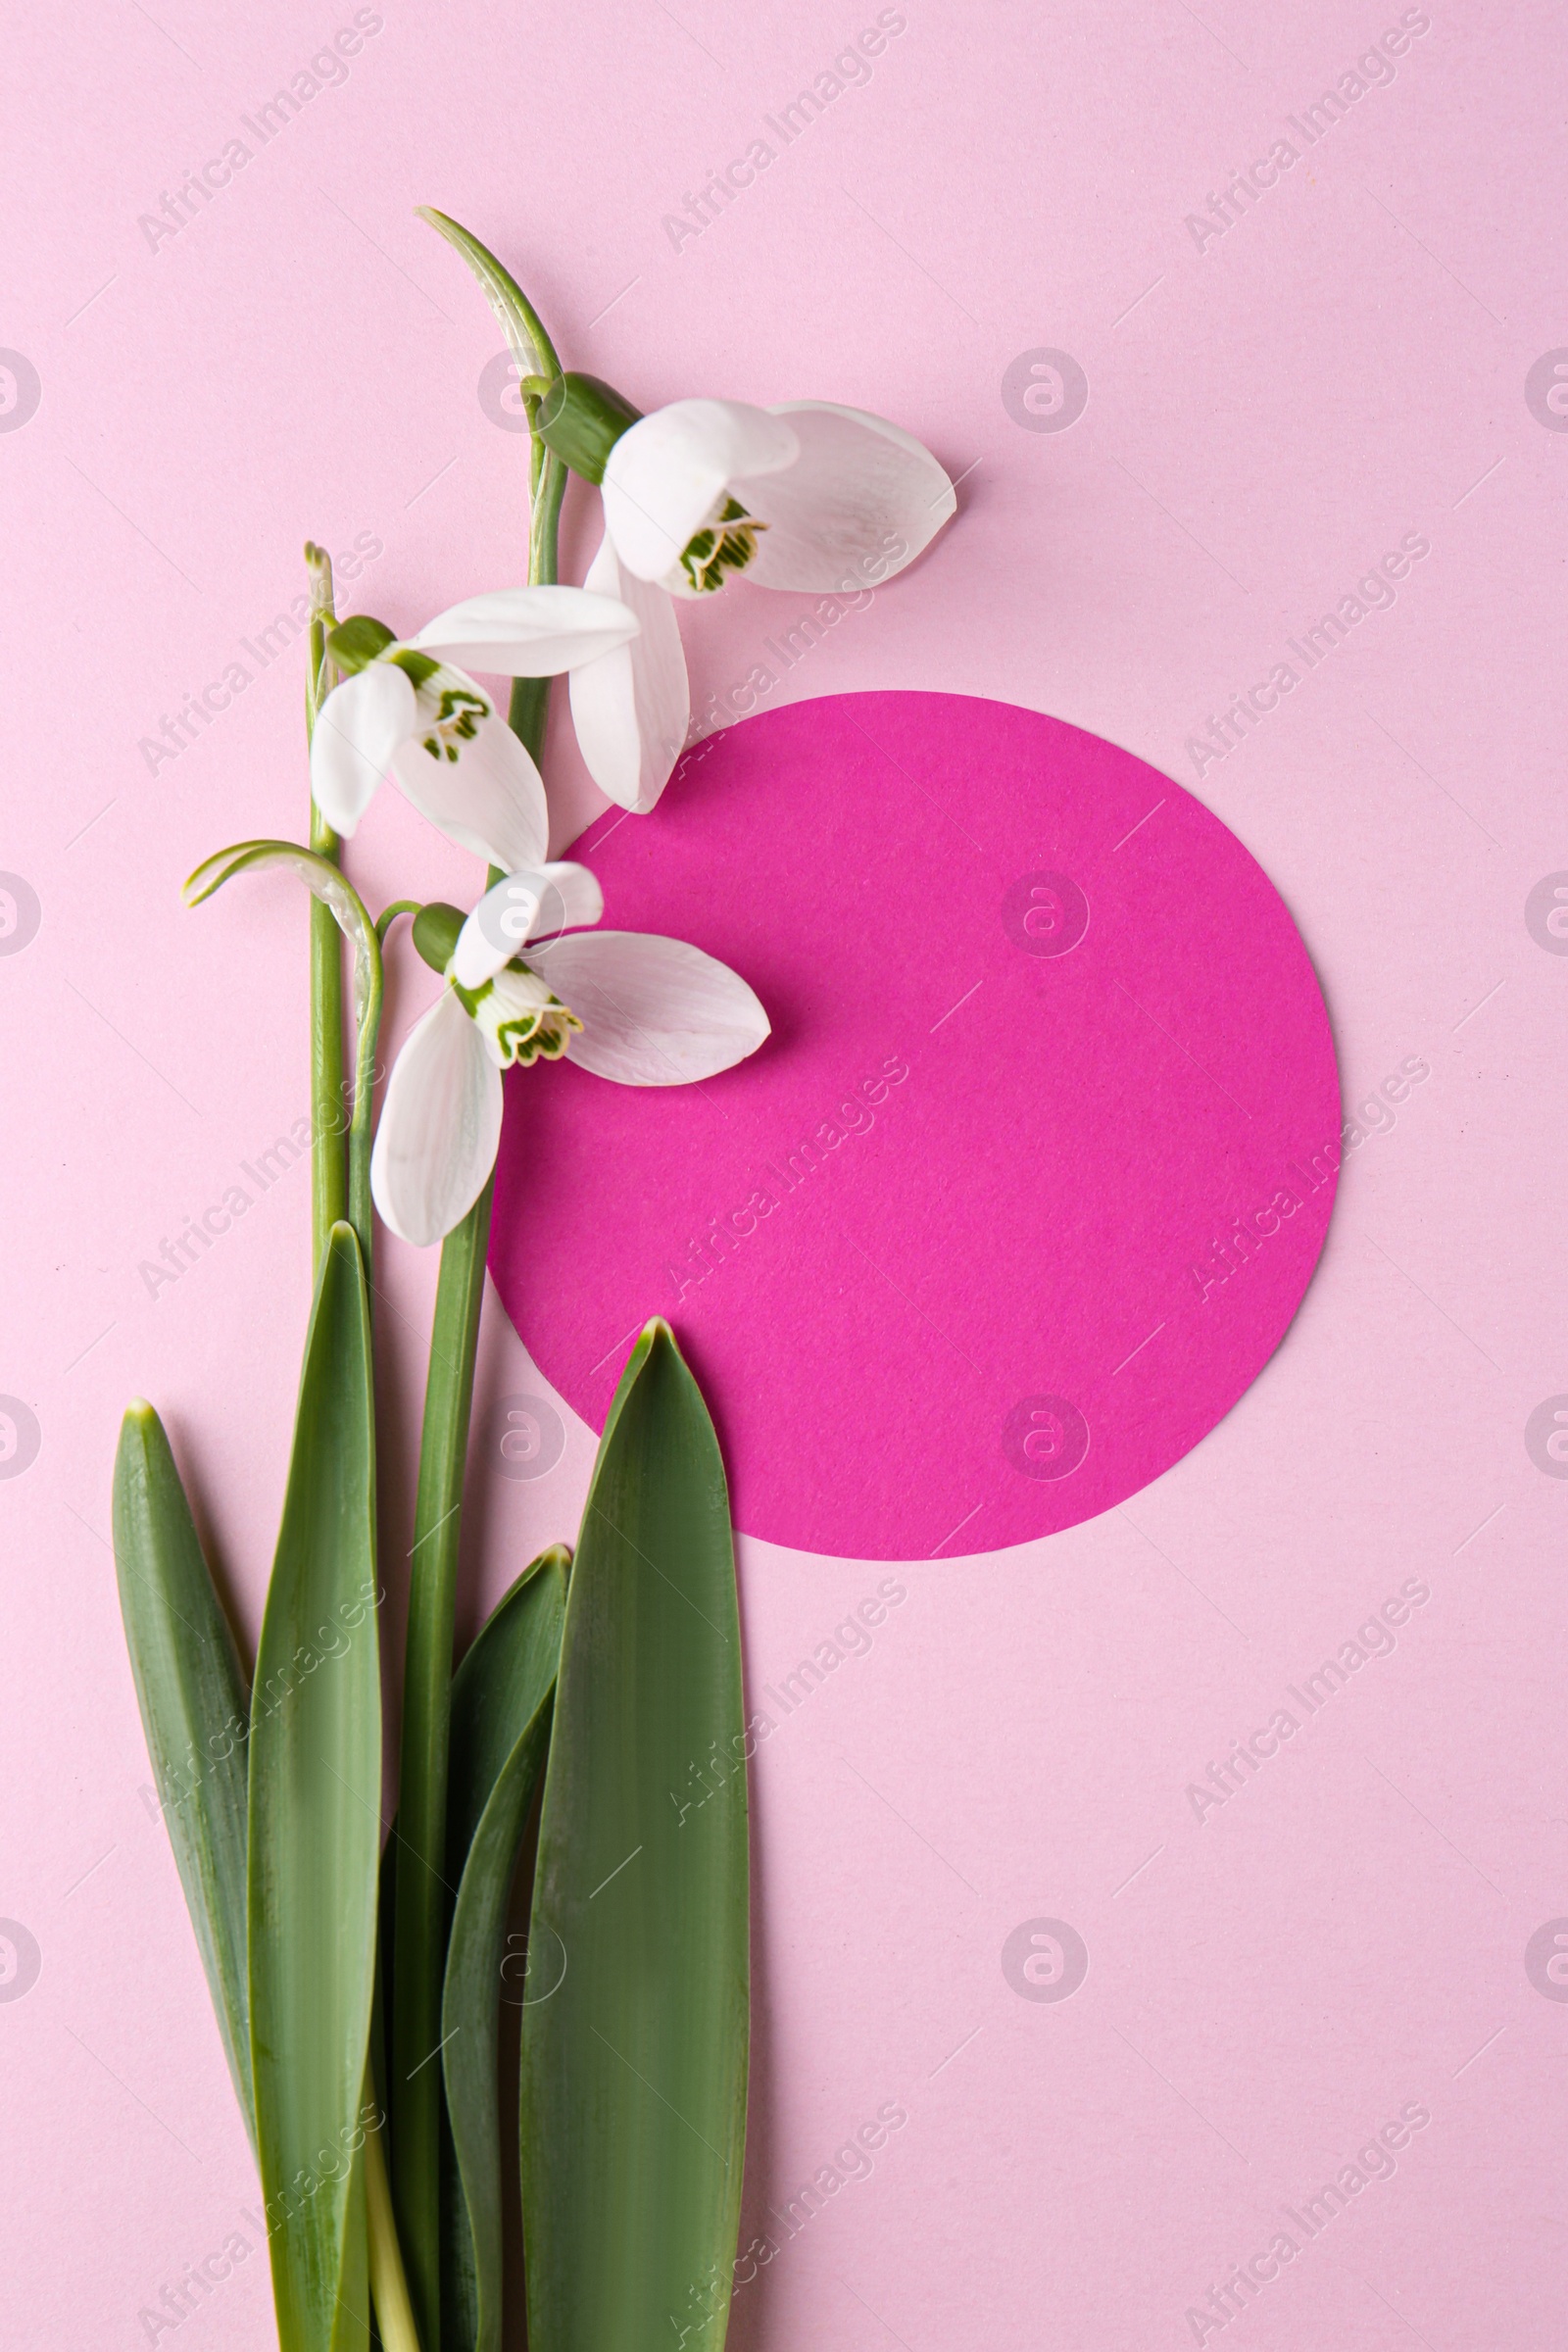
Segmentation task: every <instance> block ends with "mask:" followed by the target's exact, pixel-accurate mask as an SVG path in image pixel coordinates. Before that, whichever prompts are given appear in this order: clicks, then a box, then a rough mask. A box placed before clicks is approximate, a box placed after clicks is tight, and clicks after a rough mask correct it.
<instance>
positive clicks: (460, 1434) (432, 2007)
mask: <svg viewBox="0 0 1568 2352" xmlns="http://www.w3.org/2000/svg"><path fill="white" fill-rule="evenodd" d="M493 1191H494V1184H493V1182H492V1183H488V1184H486V1186H485V1188H484V1191H483V1192H482V1193H481V1194H480V1195H479V1198H478V1200H477V1201H475V1202H474V1204H473V1206H472V1208H470V1209H469V1211H468V1213H467V1215H466V1217H465V1218H464V1220H463V1222H462V1224H461V1225H458V1226H455V1227H454V1229H453V1231H452V1232H451V1233H449V1234H448V1235H447V1238H446V1240H445V1241H444V1242H443V1243H442V1245H441V1271H440V1274H439V1275H438V1277H437V1280H436V1299H435V1314H434V1317H433V1319H432V1321H431V1326H430V1369H429V1373H428V1375H427V1377H426V1381H425V1390H424V1422H423V1427H422V1429H421V1431H420V1435H419V1482H418V1488H417V1493H416V1495H415V1504H414V1545H413V1549H412V1551H411V1552H410V1555H409V1556H410V1563H411V1573H410V1578H409V1624H408V1640H407V1642H406V1643H405V1646H404V1656H403V1739H402V1746H401V1750H400V1754H399V1761H398V1819H397V1841H396V1847H395V1853H396V1861H395V1866H394V1884H393V1903H392V1928H393V1943H392V1969H391V1986H390V1992H391V2001H390V2007H389V2010H388V2015H387V2029H388V2031H387V2089H388V2093H389V2105H390V2107H391V2110H392V2147H391V2161H390V2165H389V2168H388V2169H389V2171H390V2173H391V2178H392V2202H393V2205H394V2206H395V2208H396V2211H397V2219H398V2229H399V2232H400V2235H401V2237H402V2242H403V2257H404V2260H405V2262H406V2263H407V2264H408V2270H409V2290H410V2292H411V2294H412V2295H413V2297H414V2309H415V2314H416V2316H417V2320H418V2323H419V2334H420V2337H421V2339H422V2341H423V2342H425V2343H426V2344H429V2345H431V2346H434V2345H438V2344H439V2343H440V2342H441V2340H442V2333H441V2082H442V2077H441V2069H440V2067H439V2065H436V2064H434V2063H432V2061H433V2059H434V2056H435V2052H436V2051H437V2050H438V2049H439V2047H440V2045H441V1981H442V1976H443V1972H444V1969H445V1965H446V1931H447V1914H448V1910H449V1907H450V1896H449V1892H448V1888H449V1886H450V1884H451V1881H452V1876H453V1873H452V1871H451V1868H450V1866H449V1864H448V1860H447V1851H446V1834H447V1756H448V1745H449V1727H450V1722H451V1713H452V1626H453V1615H454V1610H455V1607H456V1598H457V1580H458V1545H459V1538H460V1535H461V1531H462V1527H463V1484H464V1474H465V1469H466V1463H467V1455H468V1416H469V1408H470V1406H471V1404H472V1400H473V1365H474V1351H475V1349H476V1348H477V1346H478V1341H479V1310H480V1306H481V1303H482V1301H483V1298H484V1263H485V1247H486V1244H487V1242H488V1239H489V1234H490V1201H491V1197H492V1194H493Z"/></svg>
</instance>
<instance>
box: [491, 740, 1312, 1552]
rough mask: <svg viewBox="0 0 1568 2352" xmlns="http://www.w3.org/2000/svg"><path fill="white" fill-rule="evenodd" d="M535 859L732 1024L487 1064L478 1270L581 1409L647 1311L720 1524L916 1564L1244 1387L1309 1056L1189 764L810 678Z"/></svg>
mask: <svg viewBox="0 0 1568 2352" xmlns="http://www.w3.org/2000/svg"><path fill="white" fill-rule="evenodd" d="M596 843H597V846H596ZM577 855H578V856H580V857H582V858H584V859H585V860H586V861H587V862H588V863H590V864H591V865H592V866H593V867H594V870H595V871H596V872H597V873H598V875H599V877H600V879H601V881H602V882H603V884H604V891H605V923H606V926H607V927H609V928H613V929H615V930H626V931H654V932H664V933H667V934H669V935H670V936H672V937H674V938H678V939H685V940H690V941H691V942H693V943H694V944H695V945H696V946H698V947H701V948H704V949H706V950H707V951H708V953H709V954H710V955H712V956H718V957H720V958H721V959H722V960H723V961H724V962H725V963H728V964H730V965H732V966H733V967H734V969H735V970H736V971H738V972H741V973H743V974H744V976H745V977H746V978H747V979H748V980H749V981H750V982H751V984H752V986H753V987H754V988H755V989H756V991H757V993H758V995H759V996H760V998H761V1000H762V1003H763V1005H765V1006H766V1008H767V1011H768V1014H769V1017H770V1019H771V1021H772V1024H773V1034H772V1037H771V1038H770V1039H769V1041H768V1043H767V1044H766V1045H765V1046H764V1047H763V1048H762V1050H761V1051H760V1053H759V1054H756V1055H754V1056H753V1058H752V1059H751V1060H750V1061H746V1062H742V1063H741V1064H740V1066H739V1067H738V1068H737V1069H734V1070H730V1071H727V1072H726V1073H725V1074H724V1075H723V1076H722V1077H718V1078H714V1079H710V1080H708V1081H707V1082H706V1083H705V1084H703V1085H701V1086H688V1087H669V1088H636V1087H622V1086H614V1085H611V1084H608V1083H607V1082H605V1081H604V1080H602V1079H599V1078H595V1077H592V1076H590V1075H588V1074H587V1073H586V1072H583V1071H580V1070H576V1069H573V1068H571V1067H570V1066H569V1065H567V1064H564V1063H563V1064H560V1065H558V1066H555V1067H536V1068H534V1069H531V1070H514V1071H513V1072H512V1073H511V1074H510V1075H509V1077H508V1080H507V1115H506V1126H505V1132H504V1135H503V1139H502V1146H501V1159H500V1169H499V1178H498V1190H497V1198H496V1216H495V1225H494V1239H493V1241H492V1244H491V1253H490V1264H491V1271H492V1273H493V1275H494V1277H495V1280H496V1283H497V1286H498V1288H499V1290H500V1292H501V1296H502V1298H503V1299H504V1300H505V1302H506V1306H507V1309H508V1311H509V1313H510V1314H511V1316H512V1318H513V1321H514V1322H515V1325H516V1327H517V1330H518V1332H519V1333H520V1335H521V1337H522V1339H523V1341H524V1343H525V1344H526V1346H527V1347H528V1348H529V1350H530V1351H531V1353H532V1354H533V1357H534V1359H535V1361H536V1362H537V1363H538V1365H539V1366H540V1368H541V1370H542V1371H543V1372H544V1373H545V1374H546V1376H547V1377H548V1378H549V1379H550V1380H551V1381H552V1382H553V1383H554V1384H555V1386H556V1388H557V1389H558V1390H559V1391H560V1393H561V1394H562V1395H563V1396H564V1397H566V1398H567V1400H568V1401H569V1402H570V1403H571V1404H572V1406H573V1407H574V1408H575V1409H576V1411H577V1412H579V1413H580V1414H581V1415H582V1416H583V1418H584V1419H585V1420H587V1421H588V1422H590V1423H591V1424H592V1426H593V1427H594V1428H596V1429H599V1428H602V1427H603V1425H604V1419H605V1413H606V1409H607V1407H608V1405H609V1403H610V1399H611V1397H612V1395H613V1390H614V1386H615V1382H616V1380H617V1378H618V1376H619V1373H620V1370H621V1367H622V1365H623V1364H624V1362H625V1359H626V1356H627V1353H628V1351H629V1349H630V1347H631V1345H632V1342H633V1340H634V1339H635V1337H636V1334H637V1332H638V1331H639V1330H640V1328H641V1327H642V1325H643V1323H644V1322H645V1321H646V1320H647V1318H648V1317H649V1316H650V1315H654V1314H661V1315H664V1316H667V1318H668V1319H669V1321H670V1322H671V1323H672V1324H673V1326H674V1328H675V1331H676V1333H677V1335H678V1336H679V1339H680V1343H681V1346H682V1348H684V1350H685V1352H686V1354H687V1357H688V1359H689V1361H690V1362H691V1364H692V1367H693V1369H694V1370H695V1372H696V1374H697V1376H698V1378H699V1380H700V1381H701V1383H702V1385H703V1390H704V1394H705V1395H706V1397H707V1398H708V1401H709V1404H710V1406H711V1410H712V1413H713V1418H714V1420H715V1422H716V1423H717V1425H718V1431H719V1436H720V1439H721V1441H722V1443H723V1447H724V1455H725V1460H726V1462H727V1464H728V1467H729V1475H730V1482H731V1491H732V1495H733V1503H734V1511H735V1519H736V1524H737V1526H739V1527H740V1528H742V1529H743V1530H745V1531H746V1532H747V1533H748V1534H750V1535H754V1536H760V1537H765V1538H767V1539H768V1540H769V1541H771V1542H773V1543H776V1544H791V1545H794V1546H797V1547H798V1548H800V1549H802V1550H807V1551H814V1552H826V1553H832V1554H841V1555H846V1556H853V1557H858V1558H864V1559H920V1558H927V1557H931V1556H934V1555H935V1554H938V1553H941V1552H943V1551H947V1552H950V1553H953V1554H960V1553H972V1552H980V1551H991V1550H996V1549H998V1548H1000V1547H1001V1546H1003V1545H1005V1544H1020V1543H1023V1542H1026V1541H1027V1540H1029V1539H1030V1538H1032V1537H1037V1536H1043V1535H1049V1534H1050V1533H1052V1532H1053V1531H1054V1529H1057V1528H1063V1527H1071V1526H1073V1525H1075V1524H1076V1523H1077V1522H1078V1521H1079V1520H1082V1519H1088V1518H1091V1517H1092V1516H1093V1515H1094V1514H1095V1513H1096V1512H1099V1511H1103V1510H1107V1509H1109V1508H1110V1506H1111V1505H1112V1504H1114V1503H1117V1502H1121V1501H1123V1500H1124V1499H1125V1498H1126V1497H1127V1496H1128V1495H1135V1494H1136V1493H1137V1492H1138V1490H1139V1489H1140V1488H1141V1487H1144V1486H1147V1485H1148V1484H1149V1482H1150V1480H1151V1479H1154V1478H1157V1477H1158V1476H1159V1474H1160V1472H1161V1471H1163V1470H1168V1469H1169V1468H1170V1466H1171V1464H1172V1463H1173V1462H1176V1461H1179V1460H1180V1458H1181V1456H1182V1455H1183V1454H1184V1453H1186V1452H1187V1451H1188V1450H1189V1448H1190V1447H1192V1446H1196V1445H1197V1444H1198V1442H1199V1440H1200V1439H1201V1438H1202V1437H1203V1436H1205V1435H1206V1433H1207V1432H1208V1431H1209V1430H1211V1429H1212V1428H1213V1427H1214V1425H1215V1423H1216V1422H1217V1421H1219V1420H1220V1419H1221V1418H1222V1417H1223V1415H1224V1414H1226V1413H1227V1412H1229V1410H1230V1408H1231V1406H1232V1405H1233V1404H1235V1402H1236V1401H1237V1399H1238V1397H1241V1396H1242V1395H1243V1393H1244V1392H1245V1390H1246V1389H1247V1388H1248V1387H1249V1385H1250V1383H1251V1382H1252V1381H1253V1380H1255V1379H1256V1377H1257V1375H1258V1373H1259V1372H1260V1371H1261V1369H1262V1367H1263V1365H1264V1364H1265V1363H1266V1362H1267V1361H1268V1358H1269V1356H1270V1355H1271V1354H1272V1353H1273V1351H1274V1349H1275V1348H1277V1347H1278V1346H1279V1343H1280V1340H1281V1338H1282V1337H1283V1335H1284V1332H1285V1330H1286V1327H1287V1325H1288V1324H1289V1323H1290V1320H1291V1317H1292V1316H1293V1315H1294V1314H1295V1312H1296V1309H1297V1307H1298V1305H1299V1302H1300V1299H1301V1296H1302V1293H1303V1292H1304V1291H1305V1289H1306V1285H1307V1283H1308V1281H1309V1280H1310V1278H1311V1274H1312V1269H1313V1267H1314V1265H1315V1264H1316V1262H1317V1257H1318V1252H1319V1250H1321V1248H1322V1245H1323V1239H1324V1234H1325V1232H1326V1230H1327V1226H1328V1219H1329V1211H1330V1207H1331V1205H1332V1202H1333V1199H1334V1190H1335V1171H1336V1169H1337V1167H1338V1163H1339V1135H1340V1110H1339V1080H1338V1073H1337V1070H1336V1066H1335V1059H1334V1046H1333V1040H1332V1037H1331V1035H1330V1030H1329V1022H1328V1015H1327V1012H1326V1011H1325V1008H1324V1005H1323V998H1322V993H1321V991H1320V989H1319V987H1318V983H1317V979H1316V976H1315V974H1314V973H1313V970H1312V966H1311V963H1310V962H1309V960H1308V958H1307V954H1306V950H1305V948H1304V947H1303V946H1302V943H1301V939H1300V936H1299V933H1298V931H1297V929H1296V926H1295V924H1294V923H1293V922H1292V920H1291V917H1290V915H1289V913H1288V912H1287V911H1286V908H1285V906H1284V904H1283V902H1282V901H1281V899H1280V897H1279V894H1278V893H1277V891H1276V890H1275V889H1274V887H1273V885H1272V884H1271V883H1270V881H1269V879H1268V877H1267V875H1266V874H1265V873H1264V872H1263V871H1262V869H1261V867H1260V866H1259V865H1258V864H1257V863H1256V861H1255V860H1254V859H1253V858H1251V857H1250V855H1249V853H1248V852H1247V851H1246V850H1245V849H1244V848H1243V847H1242V845H1241V843H1240V842H1239V841H1238V840H1237V839H1236V837H1235V835H1234V834H1232V833H1231V832H1229V831H1228V830H1227V829H1226V827H1225V826H1224V825H1222V824H1221V823H1220V821H1219V819H1218V818H1217V817H1216V816H1215V815H1214V814H1213V813H1212V811H1211V810H1209V809H1205V808H1204V807H1203V806H1202V804H1201V802H1199V801H1196V800H1194V799H1193V797H1192V795H1191V794H1190V793H1186V792H1184V791H1182V789H1181V787H1180V786H1179V785H1176V784H1173V783H1172V782H1171V781H1170V779H1169V777H1167V776H1162V775H1160V774H1159V773H1158V772H1157V771H1156V770H1155V769H1154V768H1152V767H1149V766H1147V765H1146V764H1145V763H1144V761H1143V760H1135V759H1134V758H1132V756H1131V755H1130V754H1129V753H1127V752H1123V751H1118V750H1117V749H1116V747H1115V746H1114V745H1113V744H1109V743H1103V742H1102V741H1101V740H1100V739H1099V738H1098V737H1096V736H1093V735H1086V734H1084V733H1083V732H1082V731H1081V730H1080V729H1079V728H1077V727H1070V726H1065V725H1063V724H1062V723H1061V721H1059V720H1057V719H1052V718H1045V717H1042V716H1041V715H1040V714H1039V713H1038V712H1037V711H1022V710H1017V709H1014V708H1013V707H1012V706H1011V705H1009V704H1004V703H991V702H980V701H975V700H972V699H970V698H968V697H965V696H961V695H946V694H860V695H835V696H830V697H828V698H826V699H825V700H823V701H820V702H809V703H799V704H795V705H793V706H792V707H790V708H788V709H783V710H778V711H768V712H766V713H764V714H763V715H760V716H759V717H755V718H749V719H746V720H745V721H743V722H742V723H741V724H740V725H738V726H734V727H731V728H728V729H726V730H725V731H724V732H722V733H721V734H718V735H715V736H713V737H711V738H710V739H709V741H708V742H706V743H704V744H702V745H700V746H699V747H697V749H695V750H694V751H692V752H690V753H688V754H687V755H686V757H685V759H684V760H683V761H682V763H681V766H680V768H679V770H678V771H677V773H676V775H675V776H674V778H673V779H672V780H671V783H670V785H669V788H668V790H667V791H666V793H665V795H664V798H663V800H662V802H661V804H660V806H659V808H658V809H657V810H656V811H655V812H654V813H653V814H652V815H651V816H646V817H627V818H624V819H622V818H620V817H619V815H618V812H614V813H613V814H612V815H611V816H610V817H608V818H605V819H603V820H601V821H600V822H599V823H598V824H597V825H596V826H594V827H593V828H592V829H591V831H590V833H589V835H588V836H586V837H585V839H584V841H583V842H582V843H580V844H579V845H578V849H577Z"/></svg>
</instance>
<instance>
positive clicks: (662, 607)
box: [567, 531, 692, 815]
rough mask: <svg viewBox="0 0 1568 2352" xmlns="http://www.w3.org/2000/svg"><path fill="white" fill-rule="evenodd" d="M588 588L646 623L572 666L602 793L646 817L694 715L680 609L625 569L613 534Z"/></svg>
mask: <svg viewBox="0 0 1568 2352" xmlns="http://www.w3.org/2000/svg"><path fill="white" fill-rule="evenodd" d="M588 585H589V587H590V588H594V589H598V590H599V591H601V593H602V594H603V595H604V596H606V597H619V598H622V599H623V600H624V601H625V603H626V604H627V605H628V606H630V608H631V610H632V612H633V613H635V614H636V616H637V619H638V620H639V622H640V623H641V627H640V629H639V631H638V634H637V635H636V636H635V637H633V638H632V639H631V640H630V642H629V643H628V644H625V645H621V646H617V647H616V649H615V651H614V652H613V653H610V654H603V655H601V656H600V658H599V660H598V661H597V662H588V663H586V664H585V666H584V667H583V668H581V669H574V670H573V671H572V673H571V676H570V678H569V679H568V680H567V691H568V692H569V694H570V696H571V719H572V724H573V726H574V727H575V728H576V730H577V744H578V748H579V749H580V751H581V753H582V756H583V759H584V760H585V761H586V762H587V767H588V773H589V774H590V775H591V776H592V777H593V780H594V782H595V783H596V784H597V785H598V787H599V789H600V791H601V792H606V793H608V794H609V795H610V798H611V799H612V800H613V801H618V802H619V804H620V806H621V807H622V809H635V810H636V811H637V812H638V814H639V815H642V814H645V813H646V812H647V810H648V809H652V808H653V806H654V804H655V802H656V801H657V800H658V799H659V796H660V794H661V793H662V791H663V789H664V786H665V785H666V784H667V783H668V781H669V777H670V771H671V769H672V768H673V767H674V764H675V762H676V760H678V759H679V758H680V755H681V751H682V749H683V747H684V745H685V742H686V728H687V724H688V722H689V720H690V718H691V709H692V702H691V689H690V687H689V686H688V684H687V681H686V656H685V654H684V653H683V652H682V650H681V642H680V629H679V627H678V625H677V623H676V619H675V607H674V604H673V602H672V601H671V599H670V597H669V596H668V595H667V594H666V592H665V591H664V590H663V589H662V588H661V587H658V586H656V585H655V584H654V583H653V582H652V581H649V580H640V579H638V577H637V575H636V573H635V572H633V571H630V570H625V571H623V570H622V568H621V565H620V563H619V560H618V559H617V557H616V554H615V549H614V544H613V541H612V539H611V537H610V534H609V532H608V531H607V532H606V533H605V537H604V541H603V544H602V545H601V547H600V550H599V553H598V555H597V556H595V558H594V560H593V563H592V564H590V566H589V569H588Z"/></svg>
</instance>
